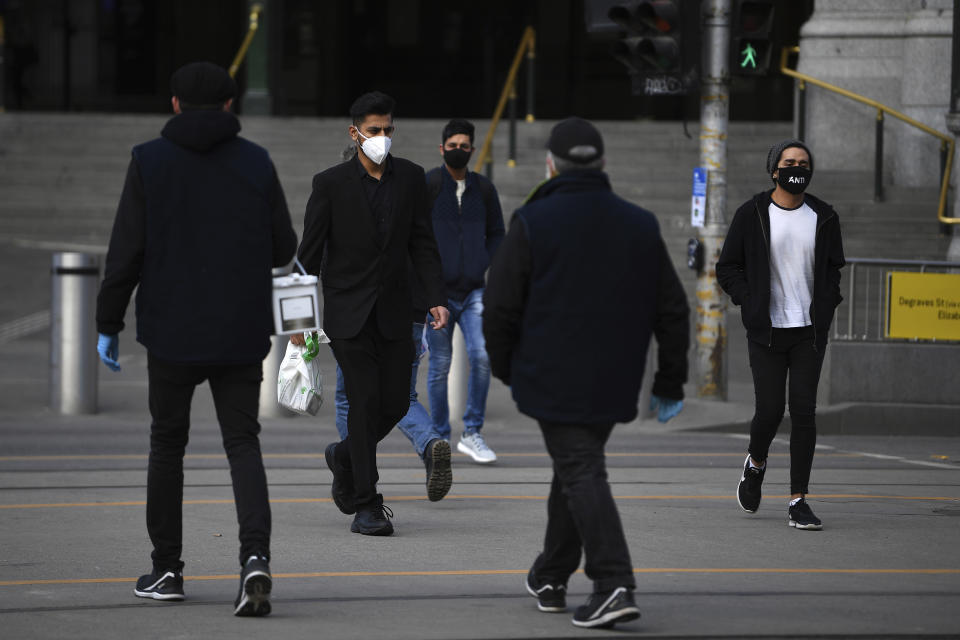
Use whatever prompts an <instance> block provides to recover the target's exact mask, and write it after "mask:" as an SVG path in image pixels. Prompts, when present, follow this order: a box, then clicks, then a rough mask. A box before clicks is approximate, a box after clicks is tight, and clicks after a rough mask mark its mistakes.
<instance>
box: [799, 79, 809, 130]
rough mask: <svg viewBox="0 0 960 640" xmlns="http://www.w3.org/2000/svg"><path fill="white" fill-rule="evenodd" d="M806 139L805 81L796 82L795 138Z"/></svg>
mask: <svg viewBox="0 0 960 640" xmlns="http://www.w3.org/2000/svg"><path fill="white" fill-rule="evenodd" d="M806 139H807V83H806V82H804V81H803V80H801V81H800V82H799V83H798V84H797V140H803V141H806Z"/></svg>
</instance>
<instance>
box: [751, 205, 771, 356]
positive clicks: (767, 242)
mask: <svg viewBox="0 0 960 640" xmlns="http://www.w3.org/2000/svg"><path fill="white" fill-rule="evenodd" d="M753 207H754V209H756V211H757V218H758V219H759V220H760V233H762V234H763V246H764V247H766V249H767V274H768V277H769V273H770V239H769V238H768V237H767V230H766V229H765V228H764V226H763V214H762V213H760V204H759V203H758V202H757V201H756V199H754V201H753ZM769 314H770V309H769V308H768V309H767V315H769ZM771 346H773V323H772V322H771V323H770V337H769V338H768V339H767V348H770V347H771Z"/></svg>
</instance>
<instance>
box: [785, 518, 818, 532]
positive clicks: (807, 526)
mask: <svg viewBox="0 0 960 640" xmlns="http://www.w3.org/2000/svg"><path fill="white" fill-rule="evenodd" d="M787 524H788V525H790V526H791V527H793V528H794V529H802V530H804V531H823V525H822V524H800V523H799V522H797V521H795V520H787Z"/></svg>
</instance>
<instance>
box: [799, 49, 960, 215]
mask: <svg viewBox="0 0 960 640" xmlns="http://www.w3.org/2000/svg"><path fill="white" fill-rule="evenodd" d="M799 52H800V47H784V48H783V50H782V51H781V53H780V73H782V74H784V75H786V76H790V77H791V78H796V79H797V80H798V81H799V82H798V83H797V92H798V104H797V125H798V135H797V137H798V138H799V139H800V140H803V139H804V137H805V133H806V116H807V113H806V111H807V109H806V105H807V101H806V91H807V84H812V85H814V86H817V87H820V88H822V89H826V90H827V91H832V92H833V93H836V94H838V95H841V96H844V97H845V98H849V99H851V100H854V101H856V102H860V103H862V104H865V105H867V106H869V107H873V108H874V109H876V110H877V124H876V147H875V150H874V152H875V155H876V159H875V162H874V177H873V198H874V200H876V201H877V202H880V201H882V200H883V121H884V115H885V114H887V115H890V116H893V117H894V118H897V119H898V120H902V121H903V122H906V123H907V124H908V125H910V126H912V127H915V128H917V129H919V130H921V131H923V132H924V133H928V134H930V135H932V136H934V137H935V138H937V139H939V140H940V200H939V204H938V206H937V219H938V220H939V221H940V222H941V223H942V224H960V218H958V217H952V216H947V215H945V212H946V208H947V193H948V190H949V188H950V172H951V169H952V168H953V149H954V141H953V138H952V137H951V136H949V135H947V134H945V133H940V132H939V131H937V130H936V129H933V128H931V127H928V126H927V125H925V124H923V123H922V122H918V121H917V120H914V119H913V118H911V117H910V116H908V115H905V114H903V113H900V112H899V111H896V110H895V109H891V108H890V107H888V106H886V105H884V104H881V103H879V102H877V101H876V100H871V99H870V98H867V97H865V96H861V95H860V94H857V93H853V92H852V91H847V90H846V89H844V88H842V87H838V86H836V85H834V84H830V83H829V82H824V81H823V80H817V79H816V78H814V77H813V76H809V75H807V74H805V73H800V72H799V71H796V70H794V69H791V68H789V67H788V66H787V57H788V56H789V55H790V54H791V53H799Z"/></svg>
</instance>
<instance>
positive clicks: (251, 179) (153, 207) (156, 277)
mask: <svg viewBox="0 0 960 640" xmlns="http://www.w3.org/2000/svg"><path fill="white" fill-rule="evenodd" d="M171 89H172V92H173V98H172V99H171V103H172V105H173V111H174V113H176V115H175V116H174V117H173V118H171V119H170V120H169V121H168V122H167V124H166V126H165V127H164V128H163V131H162V132H161V134H160V135H161V137H160V138H157V139H156V140H152V141H150V142H147V143H144V144H140V145H137V146H136V147H134V148H133V157H132V159H131V160H130V166H129V168H128V170H127V179H126V183H125V184H124V186H123V194H122V195H121V197H120V206H119V207H118V209H117V217H116V220H115V222H114V225H113V233H112V234H111V236H110V247H109V250H108V252H107V261H106V270H105V274H104V279H103V284H102V285H101V288H100V295H99V297H98V298H97V331H98V332H99V339H98V341H97V350H98V351H99V353H100V358H101V360H103V362H104V364H106V365H107V366H108V367H109V368H110V369H112V370H114V371H119V370H120V366H119V364H118V363H117V356H118V352H119V338H118V334H119V332H120V331H121V330H122V329H123V327H124V323H123V318H124V314H125V312H126V308H127V304H128V303H129V301H130V295H131V293H132V292H133V289H134V288H135V287H137V286H138V285H139V289H138V291H137V340H138V341H139V342H140V343H142V344H143V345H144V346H145V347H146V348H147V373H148V379H149V400H150V415H151V417H152V422H151V426H150V460H149V466H148V471H147V531H148V533H149V534H150V540H151V541H152V542H153V554H152V558H153V570H152V571H151V572H150V573H148V574H146V575H144V576H142V577H141V578H140V579H139V580H138V581H137V586H136V588H135V589H134V593H135V594H136V595H137V596H139V597H142V598H153V599H156V600H183V598H184V593H183V561H182V560H181V552H182V548H183V545H182V503H183V454H184V450H185V448H186V445H187V437H188V431H189V427H190V400H191V397H192V396H193V391H194V388H195V387H196V386H197V385H199V384H201V383H203V381H204V380H207V381H209V383H210V390H211V392H212V394H213V401H214V404H215V406H216V409H217V418H218V420H219V422H220V430H221V432H222V434H223V444H224V449H225V450H226V453H227V459H228V461H229V463H230V475H231V477H232V478H233V493H234V499H235V501H236V507H237V519H238V521H239V524H240V565H241V575H240V591H239V593H238V595H237V599H236V602H235V603H234V613H235V614H236V615H240V616H261V615H266V614H268V613H270V589H271V577H270V568H269V564H268V561H269V559H270V505H269V502H268V499H267V480H266V475H265V474H264V469H263V460H262V458H261V455H260V442H259V439H258V434H259V433H260V425H259V423H258V422H257V403H258V401H259V393H260V382H261V378H262V369H261V367H262V362H263V359H264V357H265V356H266V355H267V352H268V351H269V350H270V334H271V333H272V330H273V320H272V308H271V286H272V281H271V273H270V271H271V268H273V267H277V266H282V265H285V264H287V263H288V262H289V261H290V259H291V258H293V255H294V251H295V250H296V243H297V237H296V233H295V232H294V231H293V227H292V225H291V223H290V214H289V212H288V211H287V204H286V200H285V199H284V195H283V189H282V188H281V187H280V182H279V180H278V179H277V173H276V171H275V170H274V167H273V163H272V162H271V160H270V156H269V155H268V154H267V152H266V150H265V149H263V148H261V147H259V146H257V145H255V144H253V143H252V142H249V141H247V140H244V139H243V138H240V137H238V136H237V133H238V132H239V131H240V123H239V122H238V121H237V118H236V117H235V116H234V115H233V114H232V113H230V105H231V103H232V101H233V97H234V95H235V93H236V85H235V84H234V82H233V79H232V78H231V77H230V76H229V75H228V74H227V72H226V71H225V70H223V69H222V68H220V67H218V66H216V65H214V64H211V63H208V62H197V63H192V64H188V65H186V66H185V67H182V68H181V69H179V70H178V71H177V72H176V73H174V74H173V78H172V79H171Z"/></svg>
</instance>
